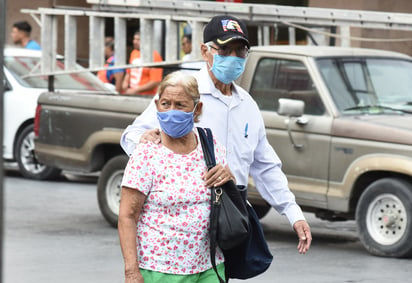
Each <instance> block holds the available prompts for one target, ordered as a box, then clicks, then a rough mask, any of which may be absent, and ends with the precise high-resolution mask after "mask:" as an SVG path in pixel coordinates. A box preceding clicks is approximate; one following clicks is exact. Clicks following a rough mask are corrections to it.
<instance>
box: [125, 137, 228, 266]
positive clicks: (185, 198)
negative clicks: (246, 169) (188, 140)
mask: <svg viewBox="0 0 412 283" xmlns="http://www.w3.org/2000/svg"><path fill="white" fill-rule="evenodd" d="M196 134H197V132H196ZM198 141H199V139H198ZM214 143H215V155H216V163H220V164H222V165H225V162H226V161H225V149H224V147H223V146H222V145H221V144H219V143H218V142H216V140H214ZM206 170H207V168H206V165H205V162H204V158H203V151H202V147H201V144H200V142H198V146H197V148H196V149H195V150H193V151H192V152H190V153H188V154H176V153H174V152H172V151H171V150H170V149H168V148H167V147H165V146H163V145H162V144H153V143H146V144H139V146H138V147H137V148H136V149H135V151H134V152H133V154H132V155H131V157H130V160H129V162H128V164H127V166H126V169H125V172H124V177H123V181H122V186H124V187H128V188H131V189H136V190H139V191H140V192H142V193H143V194H145V195H146V200H145V203H144V205H143V209H142V212H141V215H140V218H139V221H138V225H137V254H138V260H139V267H140V268H143V269H149V270H154V271H158V272H163V273H171V274H195V273H199V272H203V271H205V270H208V269H210V268H211V267H212V265H211V262H210V247H209V215H210V189H208V188H206V187H205V186H204V181H203V180H202V179H201V176H202V174H203V173H205V172H206ZM223 261H224V258H223V254H222V252H221V250H220V249H219V248H217V252H216V264H219V263H222V262H223Z"/></svg>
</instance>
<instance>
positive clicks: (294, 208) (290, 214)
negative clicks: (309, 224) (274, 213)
mask: <svg viewBox="0 0 412 283" xmlns="http://www.w3.org/2000/svg"><path fill="white" fill-rule="evenodd" d="M285 214H286V217H287V218H288V220H289V223H290V225H291V226H292V227H293V224H295V223H296V221H299V220H305V221H306V218H305V216H304V215H303V212H302V209H301V208H300V206H299V205H298V204H293V205H291V206H290V207H288V209H287V211H286V213H285Z"/></svg>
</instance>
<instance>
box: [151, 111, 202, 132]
mask: <svg viewBox="0 0 412 283" xmlns="http://www.w3.org/2000/svg"><path fill="white" fill-rule="evenodd" d="M196 106H197V104H195V107H194V108H193V111H192V112H184V111H181V110H174V109H173V110H169V111H165V112H159V111H158V112H157V119H158V120H159V124H160V128H161V129H162V131H163V132H165V134H167V135H168V136H170V137H172V138H181V137H183V136H185V135H187V134H188V133H189V132H190V131H191V130H193V126H194V111H195V109H196Z"/></svg>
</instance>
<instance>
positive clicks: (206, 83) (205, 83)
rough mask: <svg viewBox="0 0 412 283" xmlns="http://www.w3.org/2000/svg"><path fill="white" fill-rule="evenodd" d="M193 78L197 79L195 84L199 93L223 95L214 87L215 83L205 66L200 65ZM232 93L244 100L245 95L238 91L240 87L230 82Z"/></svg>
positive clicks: (215, 95) (236, 97)
mask: <svg viewBox="0 0 412 283" xmlns="http://www.w3.org/2000/svg"><path fill="white" fill-rule="evenodd" d="M194 76H195V78H196V80H197V84H198V86H199V93H200V94H201V95H202V94H211V95H213V96H214V97H216V98H219V97H220V96H221V95H223V94H222V93H221V92H220V90H218V89H217V88H216V87H215V84H214V83H213V81H212V79H211V78H210V76H209V72H208V70H207V66H204V67H202V68H201V69H200V70H199V72H197V73H196V74H195V75H194ZM232 86H233V89H232V95H233V97H234V98H235V99H238V100H244V99H245V95H244V93H243V92H242V91H240V89H241V88H240V87H239V86H238V85H237V84H236V83H235V82H232Z"/></svg>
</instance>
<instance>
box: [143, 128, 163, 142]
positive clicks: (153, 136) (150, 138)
mask: <svg viewBox="0 0 412 283" xmlns="http://www.w3.org/2000/svg"><path fill="white" fill-rule="evenodd" d="M147 142H152V143H154V144H159V143H161V140H160V130H159V129H150V130H146V131H145V132H144V133H143V134H142V136H141V137H140V143H147Z"/></svg>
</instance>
